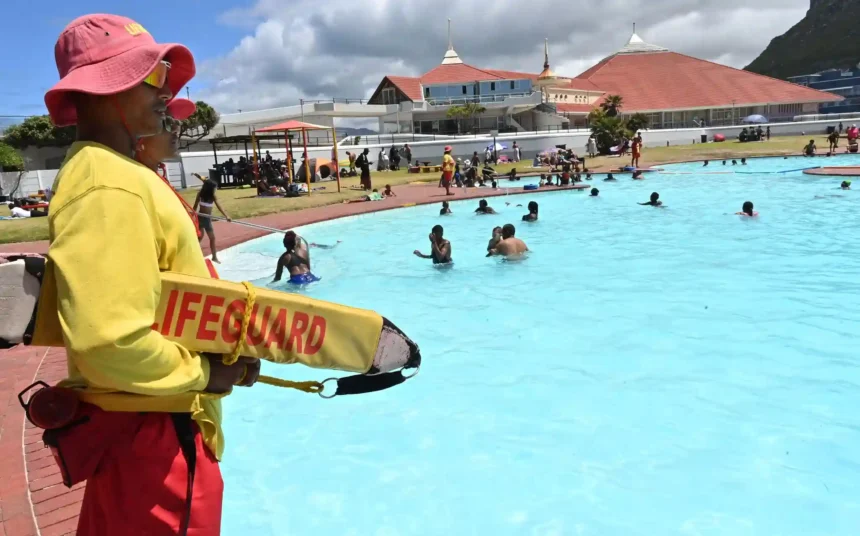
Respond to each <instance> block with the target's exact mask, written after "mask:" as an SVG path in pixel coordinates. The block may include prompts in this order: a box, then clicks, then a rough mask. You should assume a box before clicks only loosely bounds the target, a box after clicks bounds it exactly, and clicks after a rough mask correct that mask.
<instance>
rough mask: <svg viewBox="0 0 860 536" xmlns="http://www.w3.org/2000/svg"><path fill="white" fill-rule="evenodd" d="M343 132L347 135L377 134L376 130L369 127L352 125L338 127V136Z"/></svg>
mask: <svg viewBox="0 0 860 536" xmlns="http://www.w3.org/2000/svg"><path fill="white" fill-rule="evenodd" d="M341 134H343V135H345V136H370V135H371V134H373V135H375V134H376V131H375V130H371V129H369V128H352V127H337V136H338V138H339V137H340V136H341Z"/></svg>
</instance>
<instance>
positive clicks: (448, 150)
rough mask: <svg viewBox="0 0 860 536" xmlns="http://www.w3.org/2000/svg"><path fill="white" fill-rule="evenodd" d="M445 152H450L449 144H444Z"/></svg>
mask: <svg viewBox="0 0 860 536" xmlns="http://www.w3.org/2000/svg"><path fill="white" fill-rule="evenodd" d="M445 152H446V153H450V152H451V146H450V145H446V146H445Z"/></svg>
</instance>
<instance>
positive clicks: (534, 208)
mask: <svg viewBox="0 0 860 536" xmlns="http://www.w3.org/2000/svg"><path fill="white" fill-rule="evenodd" d="M537 220H538V204H537V202H535V201H529V213H528V214H526V215H525V216H523V221H537Z"/></svg>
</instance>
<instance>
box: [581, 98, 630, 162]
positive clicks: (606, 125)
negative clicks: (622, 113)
mask: <svg viewBox="0 0 860 536" xmlns="http://www.w3.org/2000/svg"><path fill="white" fill-rule="evenodd" d="M588 124H589V125H591V133H592V134H594V140H595V141H596V142H597V151H598V152H599V153H600V154H609V149H610V148H611V147H614V146H616V145H618V144H619V143H620V142H621V140H622V138H625V137H626V138H629V137H631V134H630V132H629V131H628V130H627V129H626V128H625V126H624V121H622V120H621V118H620V117H614V116H610V115H609V114H608V113H607V112H606V111H604V110H603V109H601V108H596V109H594V110H592V111H591V113H590V114H588Z"/></svg>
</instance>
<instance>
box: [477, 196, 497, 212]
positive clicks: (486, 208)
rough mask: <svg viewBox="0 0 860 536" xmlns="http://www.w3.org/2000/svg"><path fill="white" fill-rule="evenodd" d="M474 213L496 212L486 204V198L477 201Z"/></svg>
mask: <svg viewBox="0 0 860 536" xmlns="http://www.w3.org/2000/svg"><path fill="white" fill-rule="evenodd" d="M475 214H496V211H495V210H493V207H491V206H490V205H488V204H487V200H486V199H481V200H480V201H478V208H476V209H475Z"/></svg>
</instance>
